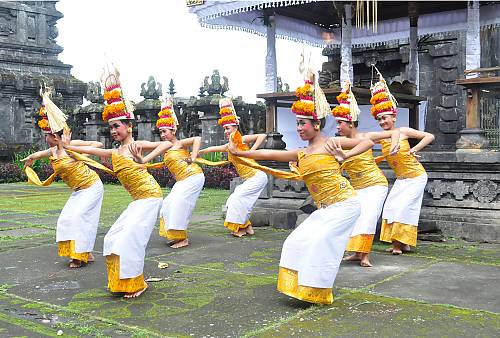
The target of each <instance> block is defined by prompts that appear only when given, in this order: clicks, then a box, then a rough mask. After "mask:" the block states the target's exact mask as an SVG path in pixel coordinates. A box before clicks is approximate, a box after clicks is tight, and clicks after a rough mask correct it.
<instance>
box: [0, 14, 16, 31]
mask: <svg viewBox="0 0 500 338" xmlns="http://www.w3.org/2000/svg"><path fill="white" fill-rule="evenodd" d="M11 34H14V25H13V23H12V20H11V16H10V15H9V14H6V13H0V36H9V35H11Z"/></svg>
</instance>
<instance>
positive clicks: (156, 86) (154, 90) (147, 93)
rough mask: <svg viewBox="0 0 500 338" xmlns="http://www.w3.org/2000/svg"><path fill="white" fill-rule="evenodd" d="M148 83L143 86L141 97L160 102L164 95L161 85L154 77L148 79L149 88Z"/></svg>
mask: <svg viewBox="0 0 500 338" xmlns="http://www.w3.org/2000/svg"><path fill="white" fill-rule="evenodd" d="M145 87H146V83H143V84H142V85H141V96H142V97H144V98H145V99H153V100H158V98H159V97H160V96H161V94H162V88H161V83H159V82H156V81H155V78H154V77H153V76H150V77H149V78H148V82H147V88H145Z"/></svg>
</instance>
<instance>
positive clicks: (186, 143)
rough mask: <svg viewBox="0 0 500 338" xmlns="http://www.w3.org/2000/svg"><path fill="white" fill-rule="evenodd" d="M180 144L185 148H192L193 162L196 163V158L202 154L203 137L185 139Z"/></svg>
mask: <svg viewBox="0 0 500 338" xmlns="http://www.w3.org/2000/svg"><path fill="white" fill-rule="evenodd" d="M180 142H181V144H182V146H183V147H184V148H189V147H191V161H192V162H194V160H196V158H197V157H198V153H199V152H200V146H201V137H200V136H195V137H189V138H184V139H182V140H181V141H180Z"/></svg>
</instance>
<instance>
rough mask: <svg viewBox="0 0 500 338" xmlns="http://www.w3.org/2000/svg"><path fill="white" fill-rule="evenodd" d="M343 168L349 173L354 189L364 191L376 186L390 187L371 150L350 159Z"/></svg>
mask: <svg viewBox="0 0 500 338" xmlns="http://www.w3.org/2000/svg"><path fill="white" fill-rule="evenodd" d="M343 168H344V169H345V171H347V174H348V175H349V178H350V181H351V185H352V186H353V188H354V189H364V188H366V187H371V186H374V185H384V186H387V185H388V184H387V179H386V178H385V176H384V174H383V173H382V170H380V168H379V167H378V166H377V164H376V163H375V160H374V159H373V153H372V150H371V149H368V150H367V151H365V152H364V153H361V154H359V155H356V156H353V157H351V158H349V159H348V160H347V161H345V162H344V164H343Z"/></svg>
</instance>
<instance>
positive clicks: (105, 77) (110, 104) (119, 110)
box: [101, 64, 134, 122]
mask: <svg viewBox="0 0 500 338" xmlns="http://www.w3.org/2000/svg"><path fill="white" fill-rule="evenodd" d="M101 84H102V87H103V88H104V100H106V106H105V107H104V111H103V112H102V120H103V121H105V122H108V121H115V120H133V119H134V108H133V106H132V103H131V102H130V101H128V100H127V99H126V98H125V95H124V94H123V90H122V87H121V83H120V73H119V72H118V70H117V69H116V67H115V66H114V65H113V64H111V65H109V64H106V66H105V67H104V70H103V74H102V76H101Z"/></svg>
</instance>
